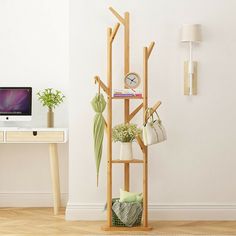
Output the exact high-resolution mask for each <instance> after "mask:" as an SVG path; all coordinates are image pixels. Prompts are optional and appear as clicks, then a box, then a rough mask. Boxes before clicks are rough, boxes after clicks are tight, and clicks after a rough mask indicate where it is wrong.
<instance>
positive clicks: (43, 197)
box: [0, 192, 68, 207]
mask: <svg viewBox="0 0 236 236" xmlns="http://www.w3.org/2000/svg"><path fill="white" fill-rule="evenodd" d="M67 199H68V194H67V193H62V194H61V203H62V206H66V203H67ZM52 206H53V195H52V193H31V192H28V193H26V192H20V193H0V207H52Z"/></svg>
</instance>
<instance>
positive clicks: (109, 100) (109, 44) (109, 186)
mask: <svg viewBox="0 0 236 236" xmlns="http://www.w3.org/2000/svg"><path fill="white" fill-rule="evenodd" d="M111 33H112V29H111V28H108V29H107V90H108V93H107V225H108V227H111V226H112V40H111Z"/></svg>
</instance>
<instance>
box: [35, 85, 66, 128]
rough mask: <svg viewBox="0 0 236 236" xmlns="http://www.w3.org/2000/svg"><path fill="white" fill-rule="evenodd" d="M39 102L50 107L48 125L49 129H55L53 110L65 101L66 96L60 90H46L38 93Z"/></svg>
mask: <svg viewBox="0 0 236 236" xmlns="http://www.w3.org/2000/svg"><path fill="white" fill-rule="evenodd" d="M37 95H38V100H39V101H40V102H41V103H42V105H43V106H46V107H48V115H47V118H48V119H47V123H48V127H49V128H50V127H54V113H53V109H55V108H56V106H58V105H59V104H61V103H62V102H63V101H64V98H65V96H64V95H63V94H62V92H61V91H59V90H53V89H52V88H46V89H44V90H43V91H39V92H38V93H37Z"/></svg>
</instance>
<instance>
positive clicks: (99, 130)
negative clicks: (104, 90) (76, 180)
mask: <svg viewBox="0 0 236 236" xmlns="http://www.w3.org/2000/svg"><path fill="white" fill-rule="evenodd" d="M91 104H92V107H93V109H94V111H95V112H96V115H95V117H94V124H93V139H94V154H95V161H96V170H97V186H98V176H99V167H100V162H101V159H102V144H103V137H104V128H105V120H104V117H103V115H102V112H103V111H104V110H105V107H106V101H105V99H104V96H103V94H96V96H95V97H94V98H93V100H92V102H91Z"/></svg>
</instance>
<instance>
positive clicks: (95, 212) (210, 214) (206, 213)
mask: <svg viewBox="0 0 236 236" xmlns="http://www.w3.org/2000/svg"><path fill="white" fill-rule="evenodd" d="M105 218H106V212H105V211H104V205H102V204H72V203H68V204H67V208H66V220H68V221H69V220H71V221H72V220H105ZM149 220H236V204H224V205H222V204H214V205H212V204H204V205H199V204H194V205H192V204H191V205H186V204H183V205H181V204H179V205H157V204H150V205H149Z"/></svg>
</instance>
